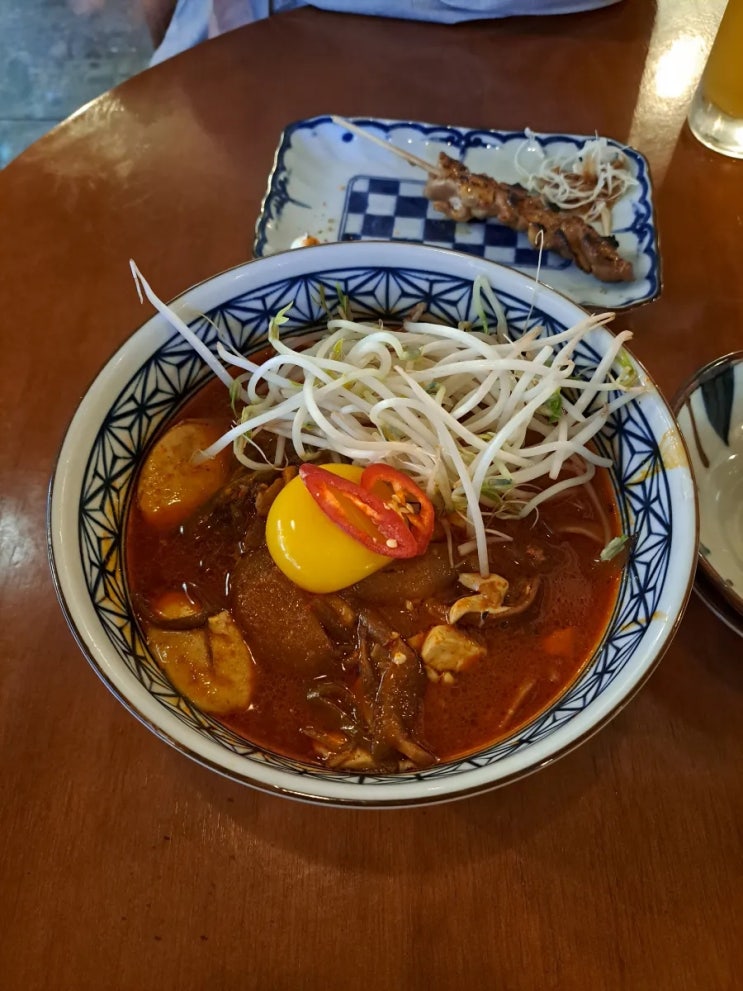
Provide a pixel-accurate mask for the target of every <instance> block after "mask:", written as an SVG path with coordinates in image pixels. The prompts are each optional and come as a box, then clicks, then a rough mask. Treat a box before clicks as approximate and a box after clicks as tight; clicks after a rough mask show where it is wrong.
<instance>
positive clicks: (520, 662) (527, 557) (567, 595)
mask: <svg viewBox="0 0 743 991" xmlns="http://www.w3.org/2000/svg"><path fill="white" fill-rule="evenodd" d="M186 419H208V420H210V421H213V422H214V423H215V425H216V426H217V427H218V428H219V429H220V430H223V429H227V428H228V427H229V425H230V424H231V420H232V411H231V409H230V404H229V397H228V395H227V393H226V390H225V388H224V386H223V385H222V384H221V383H219V382H217V381H212V382H210V383H209V384H207V385H206V386H205V387H204V388H202V389H201V390H200V391H199V393H198V394H197V395H196V396H195V397H194V398H193V399H192V400H191V401H190V402H189V403H188V404H187V405H186V406H185V408H184V409H183V410H182V411H181V413H180V414H179V416H178V418H177V420H176V421H173V423H175V422H178V421H182V420H186ZM172 425H173V424H172V423H171V424H169V426H172ZM234 468H235V472H238V471H239V466H238V463H237V461H236V459H235V461H234ZM592 485H593V495H590V494H588V493H587V491H586V490H585V489H580V490H577V489H572V490H570V493H569V495H566V496H564V497H562V498H559V497H558V498H556V499H554V500H550V501H548V502H547V503H543V504H542V505H541V506H540V507H539V514H538V518H537V519H536V520H534V519H530V520H521V521H518V520H505V521H503V520H499V521H498V523H497V526H498V529H499V530H501V531H503V532H504V533H506V534H507V535H508V536H509V537H510V538H511V540H510V541H509V542H507V543H503V544H500V545H498V546H497V547H496V548H494V549H493V552H492V557H491V565H492V568H493V570H494V571H496V572H497V573H498V574H500V575H502V576H503V577H504V578H506V579H507V580H508V581H509V582H511V583H512V585H513V586H514V587H515V586H517V585H518V583H519V582H520V581H522V580H523V576H524V574H528V575H539V581H540V586H539V592H538V595H537V597H536V599H535V601H534V604H533V606H532V607H531V608H529V609H527V610H526V611H525V612H524V613H523V614H521V615H518V616H514V617H512V618H509V619H506V620H502V621H487V620H486V621H485V622H484V623H483V624H482V625H479V624H475V625H473V627H472V629H473V635H475V636H477V637H478V638H479V639H480V640H481V641H483V642H484V643H485V645H486V647H487V655H486V656H485V657H484V658H483V659H481V660H479V661H477V662H476V663H474V664H473V665H472V666H471V667H469V668H467V669H466V670H462V671H461V672H458V673H457V674H456V677H454V678H453V680H452V681H451V682H450V683H447V682H446V681H444V680H441V679H439V680H436V681H434V680H428V679H426V680H425V682H424V689H423V692H422V701H421V705H420V708H419V710H418V712H417V715H416V717H415V720H414V723H413V725H412V727H411V730H412V732H413V734H414V735H415V736H416V738H417V739H418V740H419V741H420V742H421V743H422V744H423V745H424V746H425V747H426V748H427V750H429V751H430V753H431V754H432V755H433V756H434V758H435V760H437V761H449V760H454V759H456V758H459V757H461V756H462V755H465V754H471V753H474V752H476V751H478V750H481V749H483V748H485V747H487V746H490V745H492V744H494V743H495V742H497V741H498V740H500V739H503V738H505V737H507V736H509V735H511V734H512V733H514V732H515V731H516V730H518V728H519V727H521V726H523V725H524V724H526V723H528V722H529V721H531V720H532V719H534V718H535V717H536V716H537V715H538V714H539V713H540V712H543V711H544V710H545V709H546V708H548V707H549V706H550V705H551V704H553V703H554V702H555V700H556V699H558V698H559V697H560V696H561V695H562V694H564V693H565V691H566V690H567V689H568V688H569V687H570V685H571V684H573V683H574V681H575V679H576V678H577V677H578V675H579V674H580V672H581V671H582V670H583V669H584V667H585V665H586V664H587V663H588V661H589V660H590V658H591V657H592V655H593V653H594V651H595V649H596V647H597V645H598V644H599V643H600V641H601V639H602V637H603V634H604V631H605V629H606V627H607V624H608V622H609V619H610V617H611V615H612V612H613V609H614V606H615V602H616V598H617V591H618V587H619V580H620V576H621V557H620V558H618V559H615V560H613V561H610V562H601V561H600V560H599V552H600V550H601V548H602V546H603V540H602V539H598V534H599V533H600V532H601V527H602V526H603V528H604V532H605V531H606V528H607V527H608V529H609V531H610V536H611V537H614V536H616V535H618V533H619V532H620V526H619V514H618V510H617V506H616V503H615V500H614V496H613V492H612V486H611V480H610V478H609V475H608V473H607V472H606V471H604V470H599V471H598V472H597V475H596V476H595V478H594V480H593V483H592ZM599 506H600V507H601V510H600V511H599V508H598V507H599ZM251 526H252V527H253V529H252V530H251V533H252V536H251V538H250V540H248V541H247V543H246V541H245V540H244V539H243V537H240V539H235V534H234V533H229V532H227V530H225V528H224V527H221V526H220V522H219V520H216V519H215V520H214V521H212V522H211V523H208V524H207V525H205V526H204V527H202V529H201V530H200V531H199V536H198V540H196V541H194V540H193V539H191V537H192V535H189V532H188V527H187V526H186V527H184V526H181V527H177V528H175V529H172V530H164V531H163V530H162V529H157V528H153V527H152V526H151V525H149V524H148V522H147V521H146V519H145V518H144V517H143V514H142V513H141V511H140V509H139V507H138V505H137V503H136V499H135V500H133V505H132V509H131V512H130V515H129V521H128V529H127V534H126V568H127V577H128V582H129V588H130V591H131V593H132V597H133V601H134V603H135V610H136V611H137V613H138V618H139V619H140V622H141V624H142V625H143V627H145V628H146V625H147V611H146V609H143V608H142V606H141V604H142V603H146V602H147V601H149V600H152V598H153V597H156V596H158V595H161V594H162V593H163V592H164V591H167V590H169V589H173V588H179V587H180V586H181V585H182V584H183V583H193V584H194V585H196V586H198V588H199V589H201V590H202V591H203V594H204V596H205V598H207V599H208V601H209V606H210V609H211V610H218V609H225V610H233V609H234V605H235V596H234V589H233V582H234V572H235V569H236V568H237V567H240V566H241V561H242V560H243V559H244V558H245V556H246V555H263V556H262V557H261V558H260V560H261V562H262V564H261V567H263V568H264V574H265V575H266V582H267V583H269V584H270V582H269V579H270V581H273V571H272V570H271V569H274V570H275V571H276V572H277V573H278V569H277V568H275V565H273V563H272V562H271V560H270V558H269V557H268V555H267V552H266V551H265V550H264V547H263V546H261V544H260V540H256V537H255V532H253V531H254V530H255V527H254V526H253V525H252V524H251ZM576 529H577V530H578V531H580V530H585V532H584V533H583V532H574V531H575V530H576ZM248 544H252V546H248ZM395 567H397V566H396V565H394V566H393V567H392V570H391V572H390V573H391V574H392V575H393V576H394V575H395V574H396V572H395V571H394V568H395ZM386 570H387V569H385V571H386ZM385 571H382V572H379V573H378V574H377V575H373V576H371V578H370V579H366V580H365V581H362V582H359V583H358V585H357V586H355V588H354V596H355V597H356V598H355V601H356V602H357V603H358V602H360V603H361V604H362V606H363V604H364V603H365V601H366V600H365V594H367V593H366V592H365V586H367V583H369V584H368V589H371V590H372V591H373V588H374V583H375V582H376V583H377V584H378V578H379V575H384V574H385ZM282 578H283V576H282ZM285 581H288V579H285ZM400 581H401V586H400V587H401V595H400V598H399V601H397V602H384V601H383V602H380V601H379V597H378V595H372V598H373V599H374V603H373V608H374V609H375V610H376V611H377V612H378V613H379V614H381V615H382V616H383V617H384V619H385V621H386V622H388V623H389V624H390V625H391V627H394V628H395V629H396V631H397V632H399V633H400V634H401V636H402V637H403V638H407V637H412V636H413V635H414V634H416V633H417V632H420V630H421V628H422V627H425V626H426V625H428V626H430V625H431V623H432V619H431V615H432V614H431V613H430V611H429V612H426V609H428V610H430V609H431V608H434V606H435V603H434V604H433V606H431V604H430V602H429V603H428V604H427V605H426V606H425V608H424V607H423V606H422V605H421V604H420V603H412V604H411V602H410V600H409V599H407V598H406V597H405V595H404V590H405V581H404V575H403V577H402V578H401V579H400ZM292 594H293V595H295V598H294V599H292V598H291V596H289V601H292V602H294V603H295V606H293V607H292V608H291V609H284V610H283V611H282V602H285V601H287V599H286V597H285V596H284V595H282V596H281V597H280V598H279V599H278V600H277V599H276V598H275V596H274V597H273V598H272V599H271V603H270V607H269V605H268V603H267V609H266V615H267V616H268V614H269V612H270V613H271V614H272V615H273V614H276V613H277V611H278V612H279V616H280V622H281V624H282V625H283V626H284V627H285V628H286V629H287V630H291V628H292V625H293V623H294V622H295V617H296V616H297V615H298V614H299V611H300V610H301V609H304V607H305V605H306V603H307V602H308V601H309V600H311V599H312V598H313V596H312V595H311V594H310V593H307V592H304V591H302V590H300V589H298V588H297V589H295V590H294V592H293V593H292ZM369 594H371V592H369ZM452 594H454V595H455V596H461V595H462V594H463V590H462V588H461V586H459V587H457V590H456V591H455V592H452V589H451V588H450V589H448V591H444V592H441V593H439V594H438V598H439V600H440V602H443V601H444V600H447V599H448V601H451V597H452ZM383 598H384V597H383ZM434 598H435V597H434ZM292 610H294V612H293V611H292ZM271 621H272V622H273V621H274V619H273V618H272V620H271ZM238 625H239V622H238ZM302 636H303V633H302V630H301V628H299V627H298V628H297V637H302ZM245 639H246V642H247V643H248V646H249V647H251V649H252V650H253V656H254V658H255V664H256V669H255V684H254V690H253V693H252V696H251V698H250V703H249V705H247V706H246V707H244V708H243V709H238V710H235V711H231V712H226V713H220V714H219V715H218V716H215V718H218V719H219V720H220V721H221V722H223V723H224V724H225V725H226V726H228V727H229V728H230V729H232V730H233V731H234V732H236V733H237V734H239V735H240V736H241V737H244V738H245V739H246V740H248V741H250V742H252V743H254V744H256V745H257V746H259V747H261V748H264V749H267V750H270V751H272V752H275V753H278V754H282V755H285V756H287V757H290V758H294V759H298V760H301V761H306V762H309V763H312V764H320V765H323V764H324V762H325V756H326V755H325V754H323V752H322V748H318V745H317V740H316V739H313V738H312V737H311V736H310V735H308V734H307V732H306V730H307V727H308V726H314V727H317V726H318V725H319V726H320V728H321V730H322V731H323V732H328V733H332V732H335V731H337V726H335V725H332V722H333V721H332V719H331V720H330V721H329V722H328V721H326V724H325V725H323V720H325V713H324V711H320V708H319V707H318V705H317V702H316V700H314V701H313V700H308V691H311V690H312V689H313V686H315V685H316V684H317V683H318V682H319V683H323V681H331V680H332V681H333V682H334V683H336V682H338V683H341V684H342V685H344V686H345V687H346V688H347V689H348V690H350V691H358V684H359V672H358V670H356V669H355V668H354V667H353V665H352V664H349V663H348V657H347V655H348V652H349V648H348V645H347V644H346V645H345V646H344V645H343V644H338V643H334V649H333V651H332V652H330V653H329V655H328V659H327V667H326V669H325V670H322V669H317V668H313V669H312V670H308V669H307V668H303V666H302V665H301V664H297V665H294V664H293V663H292V658H291V657H290V656H289V657H287V656H286V652H285V653H284V654H283V655H282V656H277V655H274V656H272V655H271V651H270V650H269V649H267V648H266V646H265V644H263V643H261V644H260V645H258V647H256V645H255V644H251V642H250V638H249V637H247V636H246V637H245ZM289 653H291V651H290V652H289ZM344 655H346V656H345V660H344ZM382 769H383V770H384V768H382ZM401 769H405V768H404V767H402V768H401Z"/></svg>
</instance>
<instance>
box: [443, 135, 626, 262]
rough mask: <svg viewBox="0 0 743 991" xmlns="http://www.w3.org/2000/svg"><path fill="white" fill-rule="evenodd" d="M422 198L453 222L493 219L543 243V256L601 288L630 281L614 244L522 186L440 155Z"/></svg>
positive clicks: (444, 154)
mask: <svg viewBox="0 0 743 991" xmlns="http://www.w3.org/2000/svg"><path fill="white" fill-rule="evenodd" d="M424 192H425V195H426V196H427V197H428V199H430V200H431V202H432V203H433V205H434V207H435V208H436V209H437V210H439V211H440V212H441V213H445V214H446V215H447V216H448V217H451V218H452V220H458V221H459V220H473V219H474V220H485V219H486V218H487V217H493V218H494V219H495V220H498V221H499V222H500V223H502V224H505V225H506V227H511V228H512V229H513V230H517V231H525V232H526V236H527V237H528V238H529V241H530V242H531V244H533V245H534V246H535V247H537V246H538V245H539V241H540V239H543V241H542V244H543V247H544V249H545V250H546V251H555V252H557V254H559V255H561V256H562V257H563V258H568V259H569V260H570V261H572V262H575V264H576V265H577V266H578V268H580V269H582V271H584V272H588V273H589V274H591V275H594V276H595V277H596V278H597V279H600V280H601V281H602V282H631V281H632V279H634V272H633V270H632V264H631V263H630V262H628V261H627V260H626V259H625V258H622V257H621V255H620V254H619V252H618V251H617V240H616V238H614V237H604V236H603V235H601V234H599V232H598V231H597V230H596V229H595V228H594V227H592V226H591V225H590V224H588V223H586V221H585V220H583V218H582V217H579V216H577V215H575V214H573V213H570V212H568V211H566V210H559V209H557V208H555V207H553V206H551V205H550V204H549V203H547V202H545V200H543V199H542V197H541V196H536V195H533V194H532V193H529V192H527V190H525V189H524V188H523V186H520V185H518V184H515V185H513V184H511V183H507V182H498V180H497V179H493V178H491V177H490V176H487V175H482V174H479V173H473V172H470V170H469V169H468V168H467V167H466V166H465V165H463V164H462V163H461V162H457V161H455V160H454V159H453V158H450V157H449V155H447V154H446V153H445V152H443V151H442V152H440V154H439V165H438V169H437V170H436V172H435V173H434V172H431V173H430V175H429V180H428V182H427V183H426V188H425V190H424Z"/></svg>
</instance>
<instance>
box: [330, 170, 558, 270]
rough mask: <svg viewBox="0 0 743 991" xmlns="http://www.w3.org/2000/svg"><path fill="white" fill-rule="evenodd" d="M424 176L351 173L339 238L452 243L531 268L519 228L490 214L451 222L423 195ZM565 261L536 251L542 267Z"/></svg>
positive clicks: (531, 254)
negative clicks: (408, 176) (469, 221)
mask: <svg viewBox="0 0 743 991" xmlns="http://www.w3.org/2000/svg"><path fill="white" fill-rule="evenodd" d="M424 186H425V183H424V182H421V181H420V180H413V179H384V178H380V177H376V176H364V175H357V176H354V177H353V178H352V179H351V181H350V182H349V183H348V188H347V190H346V201H345V203H344V205H343V214H342V216H341V220H340V225H339V240H341V241H362V240H368V239H383V240H386V241H387V240H391V241H417V242H423V243H425V244H433V245H436V246H437V247H440V248H454V249H455V250H456V251H465V252H468V253H469V254H471V255H478V256H480V257H481V258H487V259H488V260H489V261H494V262H500V263H501V264H502V265H512V266H516V267H519V268H528V267H533V268H536V267H537V264H538V261H539V252H538V251H536V250H535V249H534V248H532V246H531V245H530V244H529V240H528V238H527V237H526V235H525V234H522V233H518V232H517V231H512V230H511V229H510V228H509V227H504V226H503V224H499V223H498V222H497V221H495V220H486V221H484V222H483V221H473V222H471V223H464V224H462V223H455V222H454V221H453V220H449V219H448V218H447V217H445V216H444V215H443V214H441V213H439V212H438V210H436V209H434V206H433V204H432V203H431V201H430V200H428V199H426V197H425V196H424V195H423V188H424ZM570 264H571V263H570V262H569V261H568V260H567V259H565V258H560V257H559V256H558V255H555V254H553V253H552V252H545V253H544V254H543V256H542V269H563V268H567V267H568V266H569V265H570Z"/></svg>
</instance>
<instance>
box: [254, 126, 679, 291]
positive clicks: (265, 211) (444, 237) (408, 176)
mask: <svg viewBox="0 0 743 991" xmlns="http://www.w3.org/2000/svg"><path fill="white" fill-rule="evenodd" d="M352 120H353V123H354V124H357V125H358V126H359V127H362V128H364V129H365V130H367V131H369V133H371V134H373V135H374V136H375V137H377V138H380V139H382V140H383V141H386V142H389V143H390V144H392V145H395V146H397V147H398V148H402V149H404V150H405V151H408V152H411V153H412V154H414V155H417V156H418V157H419V158H422V159H424V160H425V161H428V162H431V163H432V164H435V163H436V161H437V159H438V153H439V151H445V152H446V153H447V154H448V155H451V156H452V157H453V158H457V159H459V160H461V161H463V162H464V163H465V164H466V165H467V167H468V168H469V169H470V170H471V171H473V172H483V173H486V174H488V175H491V176H493V177H495V178H497V179H499V180H501V181H503V182H511V183H513V182H518V181H519V178H520V176H519V171H518V169H517V167H516V161H515V159H516V155H517V153H519V154H521V155H522V156H523V153H524V148H525V146H526V145H525V143H526V142H527V140H528V139H527V134H526V132H524V131H492V130H482V129H473V128H463V127H449V126H442V125H439V124H426V123H421V122H417V121H394V120H379V119H376V118H368V117H363V118H362V117H355V118H352ZM533 138H536V140H537V141H538V142H539V144H540V145H541V146H542V148H543V149H544V150H545V151H546V152H548V154H550V155H557V156H563V155H567V154H570V153H576V152H577V151H578V150H579V149H580V148H581V147H582V146H583V145H584V144H585V142H586V141H588V140H590V139H591V138H590V137H589V136H584V135H575V134H536V135H533ZM607 141H608V142H609V144H610V145H612V146H613V147H616V149H617V150H618V151H621V152H622V153H623V154H624V155H625V157H626V160H627V164H628V168H629V171H630V173H631V175H632V176H633V177H634V178H635V180H636V185H634V186H633V187H632V188H631V189H630V190H628V191H627V192H626V193H625V194H624V195H623V196H622V197H621V199H619V200H618V201H617V202H616V203H615V204H614V206H613V212H612V221H613V231H612V233H613V234H614V236H615V237H616V239H617V241H618V244H619V252H620V254H621V255H622V256H623V257H624V258H626V259H628V260H629V261H631V262H632V265H633V268H634V272H635V279H634V281H632V282H624V283H605V282H600V281H599V280H598V279H596V278H594V277H593V276H591V275H588V274H587V273H585V272H582V271H581V270H580V269H579V268H578V267H577V266H576V265H574V264H573V263H572V262H570V261H568V260H567V259H564V258H561V257H560V256H558V255H556V254H554V253H553V252H544V253H543V256H542V262H541V267H539V253H538V251H537V249H535V248H533V247H532V246H531V244H530V243H529V241H528V239H527V237H526V234H524V233H520V232H516V231H512V230H511V229H510V228H508V227H505V226H504V225H503V224H500V223H499V222H498V221H496V220H493V219H489V220H486V221H471V222H466V223H457V222H455V221H453V220H450V219H449V218H448V217H445V216H444V215H443V214H441V213H439V212H438V211H436V210H435V209H434V207H433V205H432V203H431V202H430V201H429V200H428V199H426V197H425V196H424V195H423V187H424V185H425V181H426V176H425V174H424V173H423V171H422V170H421V169H420V168H417V167H415V166H414V165H410V164H409V163H408V162H406V161H404V160H403V159H401V158H399V157H398V156H397V155H395V154H393V153H392V152H388V151H387V150H386V149H385V148H382V147H379V145H377V144H373V143H372V142H370V141H366V140H365V139H364V138H362V137H359V136H357V135H354V134H352V133H350V132H349V131H347V130H346V129H345V128H344V127H342V126H341V125H339V124H336V123H334V122H333V121H332V119H331V118H330V117H329V116H321V117H311V118H308V119H306V120H300V121H296V122H295V123H293V124H290V125H289V126H288V127H287V128H286V129H285V130H284V131H283V133H282V135H281V140H280V141H279V145H278V147H277V150H276V155H275V160H274V167H273V170H272V172H271V175H270V177H269V181H268V188H267V191H266V195H265V197H264V200H263V203H262V206H261V211H260V215H259V217H258V221H257V224H256V234H255V242H254V247H253V253H254V255H255V257H261V256H263V255H270V254H275V253H276V252H279V251H285V250H287V249H288V248H290V247H292V243H293V242H294V241H295V240H296V239H297V238H300V237H302V235H304V234H309V235H311V236H313V237H315V238H317V239H318V240H319V241H321V242H325V241H355V240H361V239H364V240H367V239H371V240H380V239H381V240H394V241H417V242H421V243H424V244H433V245H436V246H437V247H444V248H453V249H455V250H458V251H464V252H468V253H470V254H475V255H478V256H480V257H484V258H486V259H488V260H490V261H494V262H500V263H501V264H503V265H509V266H510V267H512V268H515V269H518V270H519V271H521V272H524V273H526V274H527V275H531V276H532V277H536V276H537V272H538V270H539V280H540V281H541V282H543V283H544V284H546V285H549V286H551V287H552V288H553V289H557V290H558V291H560V292H562V293H564V294H565V295H566V296H569V297H570V298H571V299H572V300H574V301H575V302H576V303H579V304H581V305H583V306H590V307H592V308H602V309H615V310H619V309H625V308H627V307H630V306H636V305H638V304H639V303H646V302H648V301H650V300H652V299H656V298H657V297H658V296H659V295H660V290H661V280H660V254H659V250H658V239H657V234H656V228H655V222H654V216H653V201H652V185H651V181H650V174H649V169H648V164H647V161H646V160H645V158H644V156H643V155H641V154H640V153H639V152H638V151H636V150H635V149H634V148H630V147H628V146H627V145H623V144H620V143H619V142H616V141H613V140H612V139H607Z"/></svg>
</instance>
